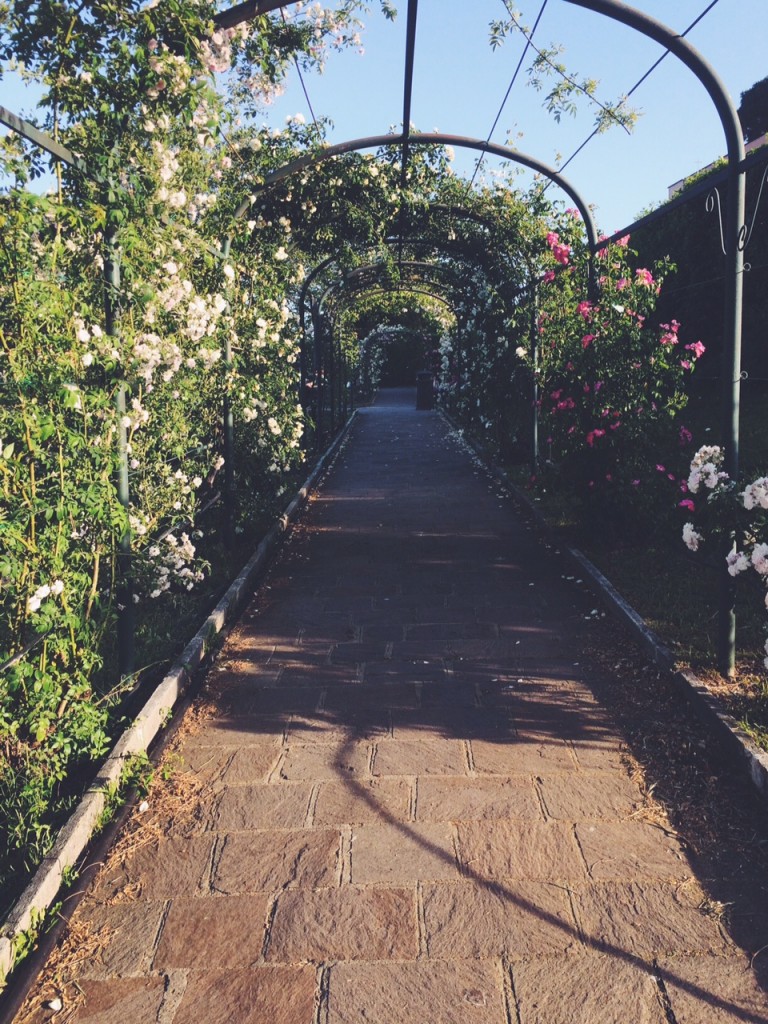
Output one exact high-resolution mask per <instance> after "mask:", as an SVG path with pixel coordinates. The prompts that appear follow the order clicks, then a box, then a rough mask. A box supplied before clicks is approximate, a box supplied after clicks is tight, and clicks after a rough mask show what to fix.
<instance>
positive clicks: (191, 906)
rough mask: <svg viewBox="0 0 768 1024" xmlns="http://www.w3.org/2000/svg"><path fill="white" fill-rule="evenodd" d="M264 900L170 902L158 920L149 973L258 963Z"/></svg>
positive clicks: (263, 929) (209, 898) (216, 898)
mask: <svg viewBox="0 0 768 1024" xmlns="http://www.w3.org/2000/svg"><path fill="white" fill-rule="evenodd" d="M268 909H269V898H268V897H267V896H264V895H260V896H199V897H196V898H195V899H177V900H173V901H172V903H171V906H170V909H169V910H168V914H167V916H166V918H165V921H164V922H163V931H162V935H161V936H160V942H159V944H158V947H157V952H156V953H155V957H154V961H153V968H154V970H159V971H167V970H170V969H173V968H184V969H189V968H193V969H196V970H209V971H210V970H216V969H218V968H221V969H227V970H234V969H237V968H242V967H252V966H254V965H255V964H256V963H258V961H259V960H260V959H261V954H262V949H263V946H264V937H265V932H266V923H267V911H268Z"/></svg>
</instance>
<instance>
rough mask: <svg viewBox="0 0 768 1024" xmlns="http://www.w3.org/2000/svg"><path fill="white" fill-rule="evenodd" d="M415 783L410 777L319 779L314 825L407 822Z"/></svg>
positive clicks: (409, 816)
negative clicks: (354, 779)
mask: <svg viewBox="0 0 768 1024" xmlns="http://www.w3.org/2000/svg"><path fill="white" fill-rule="evenodd" d="M413 790H414V786H413V783H412V782H411V780H410V779H399V778H386V779H364V780H358V781H355V782H354V783H352V782H349V781H344V782H322V783H320V785H319V786H318V787H317V798H316V801H315V808H314V824H315V825H344V824H348V825H361V824H363V823H366V822H379V821H381V820H385V821H403V822H405V821H409V820H410V818H411V805H412V802H413Z"/></svg>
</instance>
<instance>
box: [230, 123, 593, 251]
mask: <svg viewBox="0 0 768 1024" xmlns="http://www.w3.org/2000/svg"><path fill="white" fill-rule="evenodd" d="M406 140H407V141H408V142H409V144H410V145H415V146H456V147H457V148H459V149H476V150H479V151H480V152H481V153H490V154H491V155H492V156H499V157H502V158H503V159H504V160H509V161H511V162H512V163H518V164H522V165H523V166H524V167H528V168H529V169H530V170H532V171H535V172H536V173H537V174H543V175H544V176H545V177H546V178H549V179H550V180H551V181H553V182H554V183H555V184H556V185H559V186H560V188H561V189H562V190H563V191H564V192H565V193H566V194H567V195H568V196H570V198H571V199H572V200H573V202H574V203H575V204H576V207H577V209H578V211H579V213H580V214H581V216H582V218H583V220H584V226H585V229H586V232H587V238H588V240H589V244H590V247H591V248H592V250H593V251H594V250H595V249H597V248H598V247H599V246H598V239H597V229H596V227H595V222H594V219H593V217H592V211H591V210H590V208H589V206H588V205H587V203H586V202H585V200H584V199H583V198H582V196H581V194H580V193H579V192H578V191H577V190H576V188H575V187H574V186H573V185H571V183H570V182H569V181H567V180H566V179H565V178H564V177H563V176H562V175H561V174H558V172H557V171H556V170H555V168H554V167H550V166H549V165H548V164H545V163H543V162H542V161H541V160H537V159H536V158H535V157H532V156H529V155H527V154H526V153H521V152H520V151H519V150H516V149H511V148H510V147H509V146H499V145H496V144H495V143H492V142H486V141H485V140H484V139H474V138H470V137H468V136H464V135H445V134H443V133H442V132H410V133H409V134H408V135H406V134H405V133H401V134H399V135H369V136H367V137H365V138H360V139H349V140H348V141H347V142H339V143H337V144H336V145H333V146H326V147H324V148H323V149H321V150H319V151H318V152H317V153H313V154H312V155H311V156H302V157H298V158H297V159H296V160H292V161H291V162H290V163H287V164H284V165H283V166H282V167H278V168H276V170H274V171H271V172H270V173H269V174H268V175H267V176H266V177H265V179H264V182H263V184H262V185H261V186H260V188H259V190H260V191H262V190H263V189H265V188H268V187H269V186H270V185H274V184H275V183H276V182H278V181H282V180H283V179H284V178H287V177H289V176H290V175H291V174H295V173H296V172H297V171H301V170H304V169H305V168H307V167H314V166H316V165H317V164H321V163H324V162H325V161H326V160H331V159H332V158H333V157H335V156H341V155H342V154H343V153H356V152H358V151H359V150H363V149H380V148H382V147H385V146H402V145H403V143H404V142H405V141H406ZM256 194H257V195H258V193H256ZM252 203H253V197H252V195H249V196H248V198H247V199H244V200H243V201H242V202H241V203H240V205H239V206H238V207H237V209H236V210H235V213H234V217H235V219H236V220H239V219H240V218H241V217H243V216H244V215H245V213H246V212H247V211H248V210H249V209H250V207H251V205H252Z"/></svg>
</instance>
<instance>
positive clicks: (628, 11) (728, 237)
mask: <svg viewBox="0 0 768 1024" xmlns="http://www.w3.org/2000/svg"><path fill="white" fill-rule="evenodd" d="M293 2H295V0H287V3H281V2H279V0H245V2H243V3H240V4H238V5H236V6H235V7H232V8H230V9H229V10H228V11H225V12H221V13H220V14H218V15H217V16H216V18H215V19H214V21H215V23H216V25H217V26H219V27H232V26H235V25H237V24H240V23H241V22H243V21H246V20H252V19H254V18H256V17H258V16H260V15H262V14H267V13H269V12H271V11H275V10H277V9H279V8H281V7H284V6H289V5H290V4H291V3H293ZM564 2H566V3H570V4H573V5H575V6H579V7H582V8H585V9H587V10H591V11H593V12H595V13H597V14H601V15H604V16H606V17H609V18H612V19H613V20H615V21H618V22H621V23H623V24H625V25H626V26H628V27H629V28H631V29H633V30H635V31H638V32H640V33H641V34H644V35H646V36H648V37H649V38H652V39H654V40H655V41H656V42H658V43H660V45H662V46H664V47H665V48H666V49H667V50H668V51H669V52H670V53H672V54H673V55H674V56H676V57H677V58H678V59H679V60H680V61H681V62H682V63H683V64H685V65H686V66H687V67H688V68H689V70H691V71H692V72H693V73H694V74H695V75H696V77H697V78H698V79H699V80H700V81H701V82H702V84H703V85H704V87H705V89H706V90H707V92H708V94H709V96H710V98H711V99H712V101H713V103H714V105H715V108H716V110H717V113H718V116H719V117H720V120H721V123H722V126H723V130H724V133H725V138H726V144H727V149H728V156H727V159H728V168H727V174H726V180H727V200H726V215H725V226H724V230H723V241H724V245H723V247H724V251H725V258H726V287H727V297H726V318H725V320H726V325H725V337H724V372H723V381H724V388H725V395H724V402H723V405H724V409H723V439H724V441H725V469H726V471H727V472H728V473H729V475H730V476H731V477H732V478H733V479H737V478H738V472H739V402H740V382H741V369H740V367H741V362H740V351H741V324H742V301H743V295H742V292H743V280H742V278H743V265H744V259H743V250H744V246H745V244H746V241H747V231H746V226H745V223H744V219H745V181H744V144H743V140H742V138H741V134H740V125H739V121H738V116H737V114H736V110H735V107H734V105H733V102H732V100H731V98H730V96H729V95H728V92H727V90H726V89H725V87H724V86H723V83H722V81H721V80H720V78H719V76H718V75H717V73H716V72H715V70H714V69H713V68H712V67H711V66H710V65H709V64H708V63H707V62H706V61H705V60H704V58H703V57H702V56H701V55H700V54H699V53H698V52H697V51H696V50H695V49H694V48H693V47H692V46H691V45H690V44H689V43H687V41H686V40H685V39H683V38H682V37H681V36H679V35H678V34H677V33H676V32H674V31H673V30H672V29H670V28H669V27H668V26H667V25H665V24H663V23H662V22H660V21H657V20H656V19H654V18H651V17H650V16H648V15H645V14H643V13H641V12H639V11H638V10H637V9H636V8H632V7H630V6H629V5H628V4H626V3H623V2H621V0H564ZM417 5H418V0H409V2H408V32H407V40H406V60H405V82H404V91H403V95H404V103H403V112H404V117H403V132H402V133H401V134H400V135H395V136H383V137H374V138H373V140H363V141H367V142H368V144H369V145H370V144H374V145H375V144H380V145H400V146H401V147H402V152H403V158H402V171H403V173H402V177H403V178H404V177H405V165H406V163H407V157H408V151H409V146H410V145H412V144H415V143H416V144H422V143H423V144H432V145H440V144H447V145H457V146H459V145H469V147H470V148H475V149H479V150H481V151H484V152H489V153H497V154H498V155H501V156H508V154H507V153H506V152H503V153H498V150H499V149H502V150H505V149H506V147H496V146H493V145H492V144H490V143H487V142H483V141H481V140H466V139H462V138H461V137H456V136H443V135H438V134H434V135H422V134H421V133H412V132H411V130H410V100H411V91H412V85H413V56H414V47H415V31H416V14H417ZM0 122H2V123H4V124H6V125H7V126H8V127H10V128H11V129H12V130H13V131H16V132H18V133H19V134H21V135H22V136H24V137H26V138H27V139H29V140H30V141H32V142H33V143H35V144H36V145H38V146H40V147H41V148H43V149H46V150H47V151H48V152H50V153H51V154H52V155H53V156H54V157H55V158H56V159H58V160H62V161H64V162H65V163H68V164H70V165H71V166H73V167H76V168H77V169H78V170H79V171H81V172H82V173H86V174H87V173H88V171H87V168H85V167H84V166H83V162H82V161H81V160H80V159H79V158H78V157H77V156H76V155H75V154H73V153H72V152H71V151H70V150H68V149H67V148H66V147H63V146H61V145H60V144H59V143H58V142H57V141H55V140H53V139H51V138H50V137H49V136H47V135H46V134H45V133H43V132H40V131H39V130H37V129H35V128H34V127H33V126H31V125H29V124H28V123H27V122H24V121H23V120H21V119H20V118H17V117H16V116H15V115H13V114H11V113H10V112H9V111H6V110H5V109H4V108H0ZM374 140H376V141H374ZM356 141H357V142H358V143H359V142H360V140H356ZM341 146H342V150H338V149H337V148H336V147H328V149H326V150H324V151H323V154H322V158H323V159H327V158H328V157H329V156H330V155H333V150H336V152H340V151H349V149H351V148H367V147H363V146H360V145H359V146H355V145H353V144H349V143H347V144H344V143H342V144H341ZM521 156H522V154H518V153H517V152H516V151H514V150H510V151H509V156H508V158H509V159H514V160H516V161H517V162H521V163H525V164H526V165H527V166H530V167H532V168H533V169H535V170H536V169H538V170H540V172H541V173H543V174H545V175H546V176H547V177H550V175H549V174H547V170H545V167H544V165H541V164H539V162H538V161H535V162H527V161H526V160H522V159H521ZM304 159H307V158H304ZM529 159H530V160H531V161H532V158H529ZM316 160H317V158H308V162H309V163H311V162H313V161H316ZM534 164H535V166H534ZM304 166H306V164H304ZM550 170H551V169H550ZM555 173H557V172H555ZM559 177H560V176H559V175H558V178H559ZM553 180H554V179H553ZM558 183H560V182H558ZM566 191H567V192H568V194H569V195H570V196H571V198H572V199H573V200H574V202H575V203H576V205H577V208H579V210H580V212H582V216H584V211H585V210H586V211H588V207H586V204H584V203H583V201H581V199H580V197H578V200H577V194H574V193H573V192H571V191H568V190H567V189H566ZM249 203H250V199H249V200H248V201H246V206H245V209H247V207H248V204H249ZM241 205H242V204H241ZM243 212H244V211H243ZM240 215H242V214H240ZM584 220H585V226H587V231H588V234H589V225H590V224H592V220H591V213H590V215H589V217H586V216H585V217H584ZM592 228H593V229H594V225H593V224H592ZM633 228H634V225H630V226H629V227H628V228H625V229H623V230H622V232H620V233H619V234H625V233H627V231H631V230H632V229H633ZM593 235H594V230H593V232H592V235H590V248H591V249H592V251H593V252H594V251H595V250H596V248H597V246H598V240H597V239H596V238H595V237H593ZM603 244H604V243H603ZM228 248H229V246H228V244H227V242H225V244H224V246H223V250H222V254H223V255H225V254H226V253H227V251H228ZM106 266H107V267H108V268H109V269H110V272H113V273H114V274H115V275H116V274H117V273H118V271H117V268H116V264H114V265H113V264H112V261H111V260H107V261H106ZM112 283H114V282H112ZM121 486H122V485H121ZM734 599H735V590H734V581H733V580H731V579H730V578H729V577H728V576H727V575H726V574H725V572H724V573H723V592H722V600H721V629H720V641H719V651H720V667H721V669H722V670H723V671H724V672H726V674H729V675H730V674H733V672H734V670H735V615H734V610H733V608H734Z"/></svg>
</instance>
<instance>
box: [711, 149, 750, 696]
mask: <svg viewBox="0 0 768 1024" xmlns="http://www.w3.org/2000/svg"><path fill="white" fill-rule="evenodd" d="M729 167H730V171H731V173H730V175H729V177H728V194H727V198H726V214H725V230H724V235H723V237H724V241H725V261H726V270H725V283H726V295H725V323H724V327H725V338H724V343H723V366H722V375H723V424H722V434H723V442H724V445H725V460H724V469H725V472H726V473H727V474H728V476H729V477H730V478H731V480H738V478H739V411H740V402H741V326H742V310H743V300H744V251H743V249H742V245H741V228H742V226H743V224H744V207H745V174H744V172H743V171H739V168H738V165H737V164H734V163H733V162H731V163H730V164H729ZM735 546H736V536H735V534H734V535H731V536H730V537H729V538H727V540H726V543H725V550H724V551H723V553H722V555H723V564H722V567H721V569H720V599H719V615H718V642H717V657H718V665H719V668H720V671H721V672H722V673H723V675H727V676H732V675H734V674H735V672H736V580H735V578H734V577H732V576H731V575H730V574H729V572H728V569H727V566H726V562H725V558H726V556H727V555H728V554H729V553H730V552H731V551H733V550H734V549H735Z"/></svg>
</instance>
